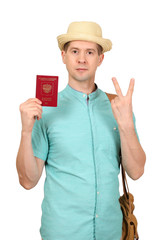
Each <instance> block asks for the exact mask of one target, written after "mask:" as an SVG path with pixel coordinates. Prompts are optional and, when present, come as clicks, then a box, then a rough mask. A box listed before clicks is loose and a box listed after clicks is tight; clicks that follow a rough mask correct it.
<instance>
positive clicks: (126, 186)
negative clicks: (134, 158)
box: [105, 92, 129, 198]
mask: <svg viewBox="0 0 160 240" xmlns="http://www.w3.org/2000/svg"><path fill="white" fill-rule="evenodd" d="M105 93H106V92H105ZM106 95H107V97H108V99H109V101H110V102H111V100H112V99H114V98H115V97H116V96H117V95H116V94H111V93H106ZM120 159H121V172H122V183H123V192H124V195H125V196H126V198H129V187H128V183H127V178H126V173H125V170H124V168H123V165H122V157H121V155H120Z"/></svg>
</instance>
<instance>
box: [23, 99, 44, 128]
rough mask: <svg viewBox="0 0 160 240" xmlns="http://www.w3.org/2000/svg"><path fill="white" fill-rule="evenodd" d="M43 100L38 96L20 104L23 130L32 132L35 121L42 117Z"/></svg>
mask: <svg viewBox="0 0 160 240" xmlns="http://www.w3.org/2000/svg"><path fill="white" fill-rule="evenodd" d="M41 104H42V102H41V101H40V100H39V99H38V98H30V99H28V100H27V101H26V102H24V103H22V104H20V106H19V110H20V113H21V121H22V132H27V133H31V132H32V128H33V125H34V122H35V119H36V118H35V116H37V120H39V119H40V118H42V106H41Z"/></svg>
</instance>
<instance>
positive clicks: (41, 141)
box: [32, 117, 48, 161]
mask: <svg viewBox="0 0 160 240" xmlns="http://www.w3.org/2000/svg"><path fill="white" fill-rule="evenodd" d="M32 149H33V154H34V156H35V157H37V158H40V159H42V160H44V161H46V160H47V155H48V137H47V131H46V127H45V124H44V122H43V117H42V118H41V119H40V120H36V121H35V123H34V126H33V129H32Z"/></svg>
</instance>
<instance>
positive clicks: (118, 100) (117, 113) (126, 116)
mask: <svg viewBox="0 0 160 240" xmlns="http://www.w3.org/2000/svg"><path fill="white" fill-rule="evenodd" d="M112 81H113V84H114V87H115V90H116V93H117V97H115V98H114V99H112V100H111V107H112V111H113V115H114V117H115V119H116V121H117V123H118V126H119V127H120V128H128V127H133V126H134V125H133V114H132V95H133V90H134V83H135V80H134V78H132V79H131V80H130V84H129V88H128V91H127V94H126V96H123V94H122V91H121V88H120V86H119V84H118V82H117V79H116V78H115V77H113V78H112Z"/></svg>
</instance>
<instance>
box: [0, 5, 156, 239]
mask: <svg viewBox="0 0 160 240" xmlns="http://www.w3.org/2000/svg"><path fill="white" fill-rule="evenodd" d="M158 2H159V1H158V0H157V1H155V0H152V1H147V0H146V1H143V0H141V1H140V0H134V1H130V0H120V1H119V0H117V1H114V0H112V1H107V0H105V1H102V0H98V1H93V0H92V1H89V0H88V1H87V0H81V1H75V0H68V1H53V0H52V1H51V0H50V1H49V0H44V1H42V0H26V1H23V0H14V1H11V0H10V1H9V0H5V1H1V2H0V35H1V37H0V89H1V90H0V136H1V144H0V146H1V160H0V161H1V165H0V194H1V195H0V196H1V197H0V220H1V221H0V229H1V230H0V238H1V239H3V240H11V239H16V240H22V239H23V240H40V234H39V228H40V221H41V202H42V199H43V184H44V179H45V171H43V175H42V178H41V179H40V181H39V183H38V185H37V186H36V187H35V188H33V189H32V190H29V191H27V190H25V189H23V188H22V187H21V186H20V185H19V181H18V175H17V172H16V155H17V151H18V147H19V142H20V136H21V119H20V112H19V105H20V103H22V102H24V101H26V100H27V99H28V98H30V97H35V84H36V75H37V74H39V75H43V74H44V75H58V76H59V86H58V91H61V90H63V89H64V87H65V86H66V84H67V82H68V74H67V71H66V68H65V65H63V63H62V60H61V55H60V50H59V49H58V44H57V40H56V37H57V36H58V35H60V34H63V33H66V31H67V27H68V25H69V23H70V22H72V21H95V22H97V23H99V24H100V25H101V27H102V30H103V37H105V38H109V39H111V41H112V43H113V48H112V50H111V51H110V52H107V53H105V59H104V62H103V64H102V66H100V67H99V69H98V71H97V75H96V80H95V82H96V83H97V85H98V87H99V88H100V89H102V90H104V91H107V92H112V93H115V90H114V86H113V84H112V81H111V77H113V76H115V77H117V80H118V81H119V84H120V86H121V89H122V91H123V93H124V94H126V91H127V89H128V85H129V80H130V78H131V77H134V78H135V89H134V94H133V111H134V113H135V116H136V125H137V130H138V133H139V137H140V141H141V144H142V147H143V148H144V150H145V152H146V155H147V162H146V166H145V174H144V175H143V176H142V177H141V178H140V179H139V180H137V181H133V180H131V179H128V182H129V187H130V191H131V192H132V193H133V194H134V197H135V206H136V207H135V211H134V213H135V215H136V217H137V219H138V231H139V235H140V239H141V240H149V239H156V240H157V239H159V218H158V216H159V213H160V205H159V202H160V197H159V196H160V195H159V196H158V194H159V183H160V179H159V168H160V163H159V161H160V158H159V155H160V154H159V150H160V140H159V136H160V127H159V123H160V117H159V103H160V101H159V86H160V84H159V81H160V67H159V61H160V60H159V59H160V46H159V45H160V34H159V22H160V14H159V6H158V4H159V3H158ZM120 184H121V178H120ZM120 190H122V189H121V187H120ZM62 231H63V229H62ZM84 240H87V236H86V239H84ZM106 240H107V237H106Z"/></svg>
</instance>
